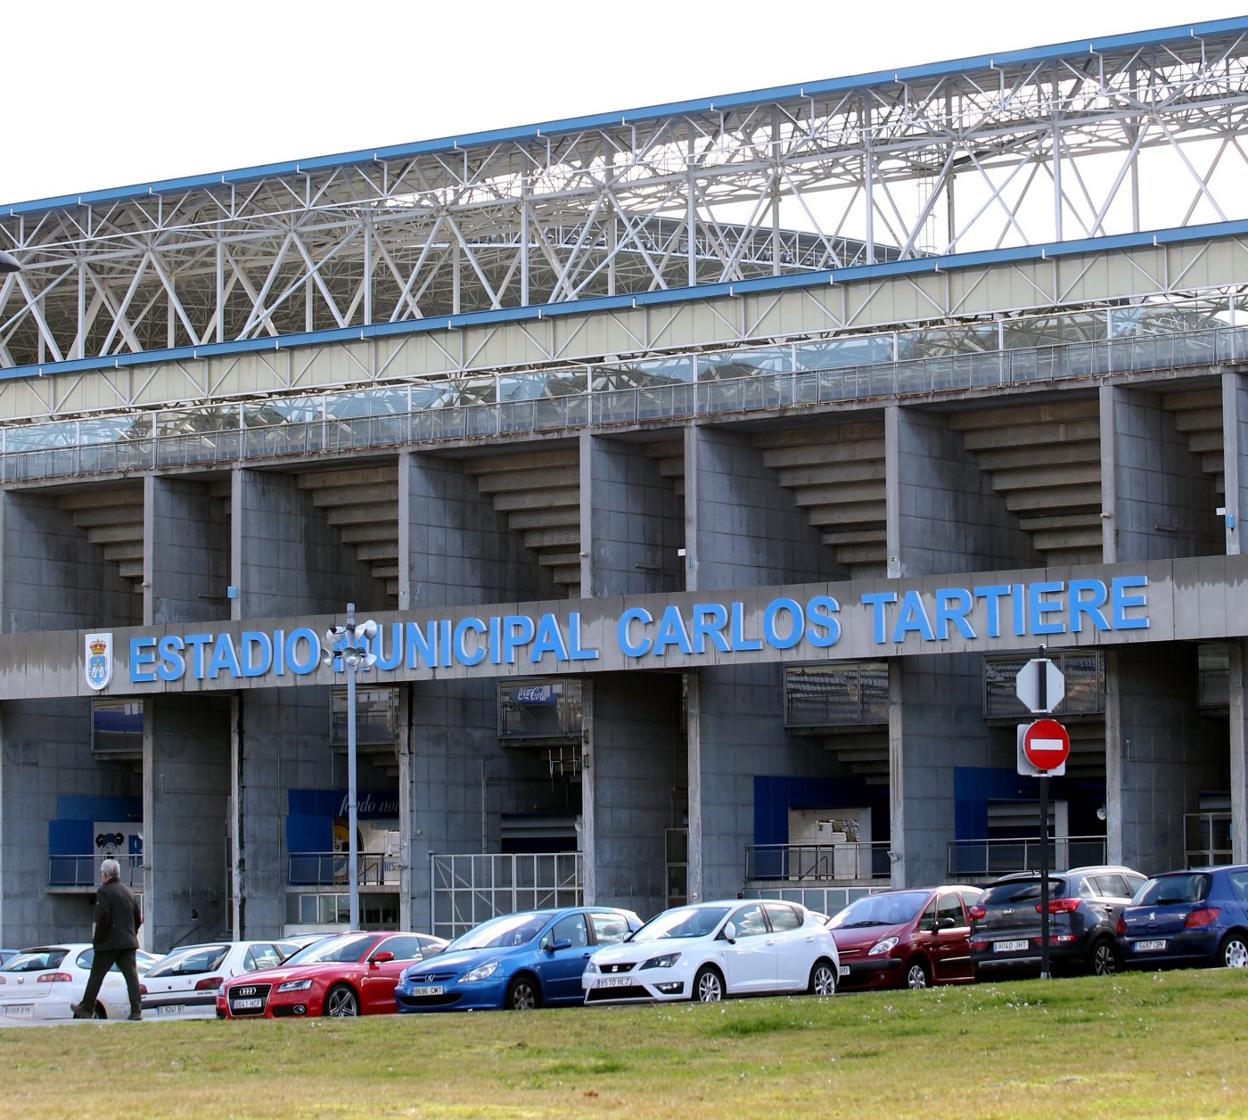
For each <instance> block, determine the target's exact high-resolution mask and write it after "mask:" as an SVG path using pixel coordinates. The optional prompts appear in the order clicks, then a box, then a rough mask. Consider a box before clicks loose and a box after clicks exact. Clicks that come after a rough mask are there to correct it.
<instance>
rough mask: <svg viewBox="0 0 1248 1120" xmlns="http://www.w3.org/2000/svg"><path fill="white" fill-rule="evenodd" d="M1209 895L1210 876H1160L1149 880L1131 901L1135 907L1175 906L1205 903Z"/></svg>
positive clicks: (1188, 874)
mask: <svg viewBox="0 0 1248 1120" xmlns="http://www.w3.org/2000/svg"><path fill="white" fill-rule="evenodd" d="M1208 895H1209V876H1208V875H1196V874H1191V873H1186V874H1180V875H1158V876H1157V878H1156V879H1149V881H1148V882H1147V883H1145V884H1144V885H1143V886H1142V887H1141V888H1140V889H1139V890H1138V891H1137V892H1136V895H1135V898H1133V899H1132V900H1131V901H1132V904H1133V905H1135V906H1175V905H1177V904H1179V903H1182V902H1203V901H1204V900H1205V899H1206V898H1207V897H1208Z"/></svg>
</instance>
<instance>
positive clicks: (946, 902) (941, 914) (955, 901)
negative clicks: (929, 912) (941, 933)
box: [936, 892, 966, 928]
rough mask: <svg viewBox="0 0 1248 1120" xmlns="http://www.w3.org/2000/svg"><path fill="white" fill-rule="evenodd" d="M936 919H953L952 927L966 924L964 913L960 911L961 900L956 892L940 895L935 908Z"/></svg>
mask: <svg viewBox="0 0 1248 1120" xmlns="http://www.w3.org/2000/svg"><path fill="white" fill-rule="evenodd" d="M936 917H937V920H939V921H941V922H943V921H945V919H946V918H952V919H953V926H954V928H957V927H960V926H964V925H966V915H965V914H964V913H963V912H962V900H961V899H960V898H959V897H958V896H957V894H956V893H953V892H951V893H949V894H946V895H942V896H941V898H940V902H939V904H938V906H937V908H936Z"/></svg>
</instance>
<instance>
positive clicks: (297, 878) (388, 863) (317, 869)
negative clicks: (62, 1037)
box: [286, 852, 399, 887]
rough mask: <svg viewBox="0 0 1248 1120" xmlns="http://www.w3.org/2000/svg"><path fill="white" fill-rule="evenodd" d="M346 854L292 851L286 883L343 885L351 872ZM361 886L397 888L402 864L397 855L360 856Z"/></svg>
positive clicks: (363, 854)
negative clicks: (390, 886)
mask: <svg viewBox="0 0 1248 1120" xmlns="http://www.w3.org/2000/svg"><path fill="white" fill-rule="evenodd" d="M348 859H349V857H348V855H347V853H346V852H292V853H291V854H290V855H289V856H288V857H287V863H288V868H287V876H286V882H287V884H288V885H290V886H292V887H302V886H341V885H342V884H345V883H346V881H347V872H348V871H349V870H350V866H349V864H348V862H347V861H348ZM356 859H357V864H356V866H357V868H358V871H359V882H360V886H364V887H369V886H377V887H379V886H385V885H393V886H397V885H398V882H399V865H398V858H397V857H396V856H388V855H386V853H385V852H358V853H357V854H356Z"/></svg>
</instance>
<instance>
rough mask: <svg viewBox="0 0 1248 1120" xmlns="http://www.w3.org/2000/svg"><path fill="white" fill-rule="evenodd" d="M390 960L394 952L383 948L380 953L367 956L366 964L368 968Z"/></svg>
mask: <svg viewBox="0 0 1248 1120" xmlns="http://www.w3.org/2000/svg"><path fill="white" fill-rule="evenodd" d="M392 960H394V954H393V953H392V952H390V950H389V949H383V950H382V951H381V952H380V953H374V954H373V955H372V956H371V957H369V958H368V965H369V967H370V968H376V967H377V966H378V965H379V964H385V963H386V961H392Z"/></svg>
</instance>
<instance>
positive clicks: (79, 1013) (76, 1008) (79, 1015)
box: [69, 1003, 91, 1019]
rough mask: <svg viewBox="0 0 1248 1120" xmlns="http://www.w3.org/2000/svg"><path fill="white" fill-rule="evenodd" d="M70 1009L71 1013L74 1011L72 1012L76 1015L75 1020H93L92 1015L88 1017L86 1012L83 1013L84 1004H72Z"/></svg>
mask: <svg viewBox="0 0 1248 1120" xmlns="http://www.w3.org/2000/svg"><path fill="white" fill-rule="evenodd" d="M69 1009H70V1011H72V1012H73V1013H74V1018H75V1019H89V1018H91V1016H90V1015H88V1014H87V1013H86V1012H85V1011H83V1009H82V1004H81V1003H71V1004H70V1005H69Z"/></svg>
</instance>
